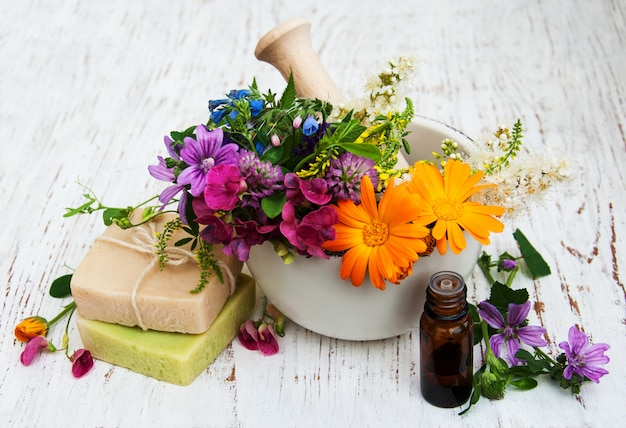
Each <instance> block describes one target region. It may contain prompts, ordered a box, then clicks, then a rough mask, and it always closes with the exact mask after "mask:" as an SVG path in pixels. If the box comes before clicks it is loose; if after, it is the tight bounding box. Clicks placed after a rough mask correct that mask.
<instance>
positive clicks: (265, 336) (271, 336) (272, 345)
mask: <svg viewBox="0 0 626 428" xmlns="http://www.w3.org/2000/svg"><path fill="white" fill-rule="evenodd" d="M258 345H259V351H260V352H261V354H263V355H268V356H269V355H275V354H277V353H278V339H276V333H275V332H274V327H272V325H271V324H266V323H263V324H261V326H260V327H259V342H258Z"/></svg>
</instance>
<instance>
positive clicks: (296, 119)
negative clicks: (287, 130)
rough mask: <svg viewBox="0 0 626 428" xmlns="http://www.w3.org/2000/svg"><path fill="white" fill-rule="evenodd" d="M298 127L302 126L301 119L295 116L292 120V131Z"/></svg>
mask: <svg viewBox="0 0 626 428" xmlns="http://www.w3.org/2000/svg"><path fill="white" fill-rule="evenodd" d="M300 125H302V118H301V117H300V116H296V117H295V119H294V120H293V129H298V128H300Z"/></svg>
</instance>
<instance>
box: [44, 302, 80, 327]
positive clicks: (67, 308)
mask: <svg viewBox="0 0 626 428" xmlns="http://www.w3.org/2000/svg"><path fill="white" fill-rule="evenodd" d="M75 308H76V302H74V301H73V302H72V303H70V304H69V305H67V306H66V307H65V308H63V310H62V311H61V312H60V313H59V314H58V315H57V316H56V317H54V318H52V319H51V320H50V321H48V325H49V326H51V325H52V324H54V323H56V322H57V321H58V320H60V319H61V318H63V317H64V316H65V315H66V314H67V313H68V312H70V311H73V310H74V309H75Z"/></svg>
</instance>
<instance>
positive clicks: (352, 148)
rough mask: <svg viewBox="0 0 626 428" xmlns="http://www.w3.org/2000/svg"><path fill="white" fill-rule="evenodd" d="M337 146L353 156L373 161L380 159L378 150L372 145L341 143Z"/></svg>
mask: <svg viewBox="0 0 626 428" xmlns="http://www.w3.org/2000/svg"><path fill="white" fill-rule="evenodd" d="M338 146H339V147H341V148H343V149H345V150H347V151H349V152H351V153H354V154H355V155H359V156H364V157H366V158H369V159H371V160H373V161H377V160H378V159H380V150H379V149H378V147H376V146H375V145H373V144H359V143H343V144H339V145H338Z"/></svg>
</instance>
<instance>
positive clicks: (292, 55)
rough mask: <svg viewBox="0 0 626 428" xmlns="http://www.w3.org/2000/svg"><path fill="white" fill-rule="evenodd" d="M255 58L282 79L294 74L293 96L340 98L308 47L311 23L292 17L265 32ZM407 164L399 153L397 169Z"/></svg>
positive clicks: (331, 101) (321, 65) (315, 54)
mask: <svg viewBox="0 0 626 428" xmlns="http://www.w3.org/2000/svg"><path fill="white" fill-rule="evenodd" d="M254 55H255V56H256V57H257V59H259V60H260V61H264V62H267V63H269V64H271V65H273V66H274V67H275V68H276V69H277V70H278V71H280V74H282V75H283V77H284V78H285V80H288V79H289V74H290V73H292V74H293V79H294V85H295V87H296V95H297V96H299V97H302V98H317V99H320V100H324V101H328V102H330V103H338V102H340V101H341V100H342V99H343V96H342V94H341V91H340V90H339V88H338V87H337V85H336V84H335V82H334V81H333V79H332V77H330V75H329V74H328V71H327V70H326V68H325V67H324V65H323V64H322V62H321V61H320V59H319V56H318V55H317V53H316V52H315V51H314V50H313V47H312V46H311V23H310V22H309V21H308V20H306V19H304V18H294V19H291V20H289V21H285V22H283V23H282V24H279V25H277V26H276V27H274V28H273V29H271V30H270V31H268V32H267V33H266V34H265V35H264V36H263V37H261V39H260V40H259V42H258V43H257V45H256V49H255V50H254ZM406 167H408V162H407V161H406V159H405V158H404V156H403V154H402V153H398V163H397V164H396V168H406Z"/></svg>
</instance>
